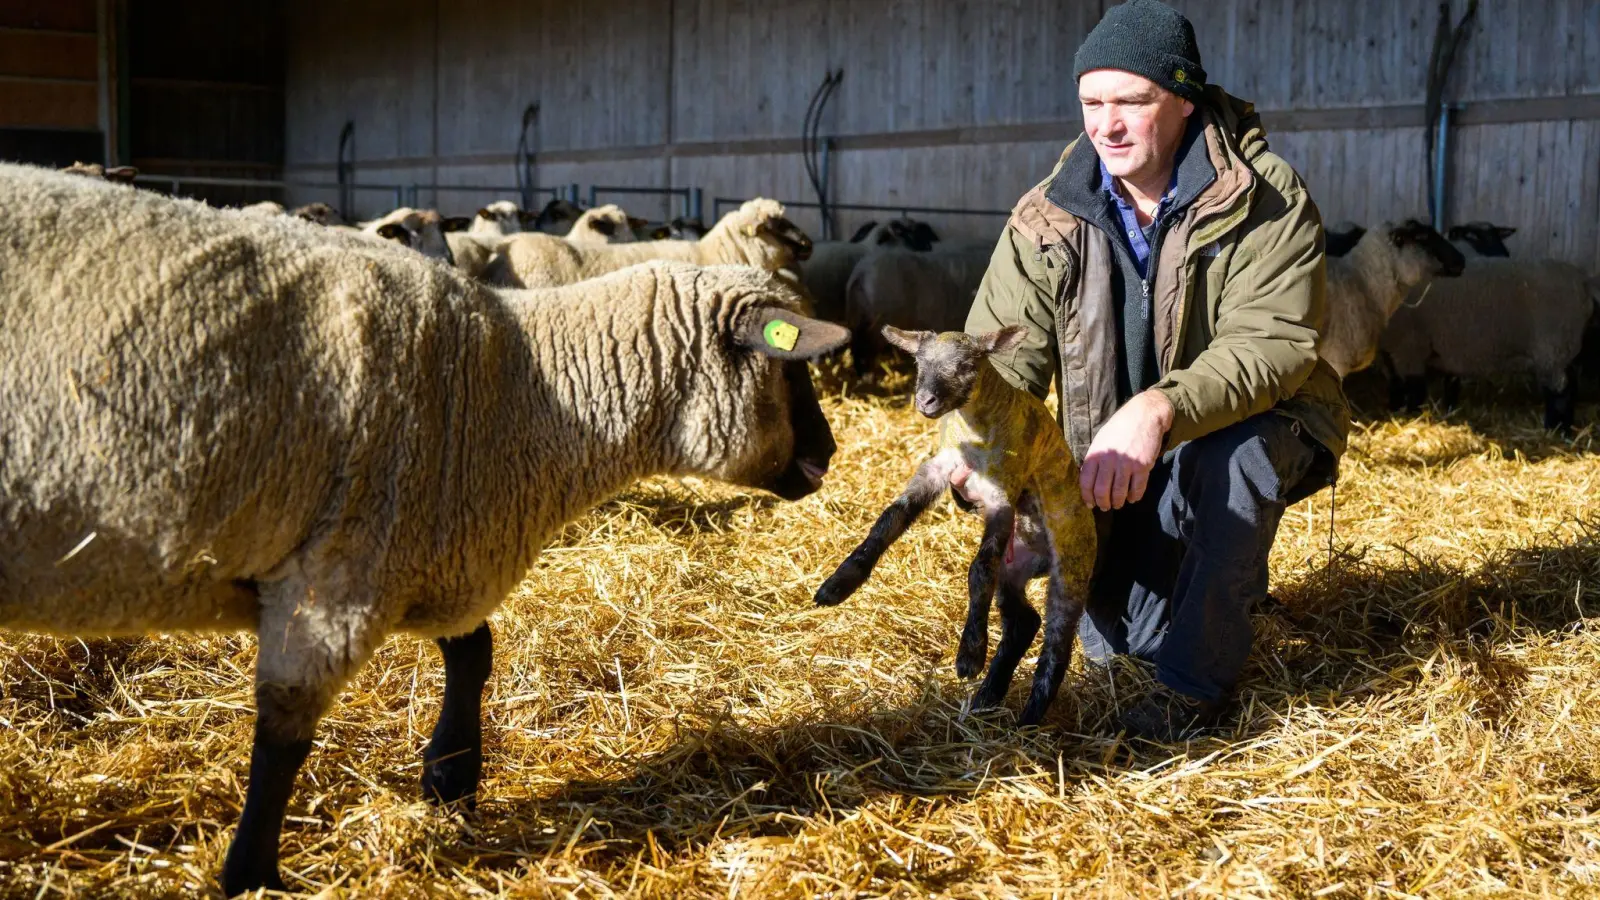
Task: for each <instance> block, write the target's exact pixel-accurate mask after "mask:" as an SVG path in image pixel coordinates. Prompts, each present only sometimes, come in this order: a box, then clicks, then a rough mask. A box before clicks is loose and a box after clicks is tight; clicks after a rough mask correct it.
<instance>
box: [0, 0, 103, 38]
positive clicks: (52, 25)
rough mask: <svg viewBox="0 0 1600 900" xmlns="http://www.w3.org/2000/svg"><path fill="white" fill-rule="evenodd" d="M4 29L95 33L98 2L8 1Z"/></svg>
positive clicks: (0, 19)
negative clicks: (95, 5) (95, 3)
mask: <svg viewBox="0 0 1600 900" xmlns="http://www.w3.org/2000/svg"><path fill="white" fill-rule="evenodd" d="M0 26H4V27H7V28H45V29H51V30H54V31H77V32H87V33H89V34H93V33H94V31H95V11H94V0H6V2H5V3H0Z"/></svg>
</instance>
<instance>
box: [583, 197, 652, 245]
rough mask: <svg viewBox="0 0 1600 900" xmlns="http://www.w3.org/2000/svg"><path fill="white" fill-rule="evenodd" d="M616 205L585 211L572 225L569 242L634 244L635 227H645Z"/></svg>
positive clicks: (639, 220)
mask: <svg viewBox="0 0 1600 900" xmlns="http://www.w3.org/2000/svg"><path fill="white" fill-rule="evenodd" d="M644 224H645V221H644V220H643V219H636V218H634V217H633V216H630V215H628V214H627V213H626V212H624V211H623V209H622V207H620V206H618V205H616V204H615V203H607V204H606V205H604V206H596V207H595V208H594V209H588V210H584V212H583V215H581V216H579V217H578V221H576V222H574V223H572V230H571V231H569V232H567V240H569V241H572V242H573V243H574V244H631V243H634V242H635V240H636V238H635V237H634V233H633V229H634V226H635V225H644Z"/></svg>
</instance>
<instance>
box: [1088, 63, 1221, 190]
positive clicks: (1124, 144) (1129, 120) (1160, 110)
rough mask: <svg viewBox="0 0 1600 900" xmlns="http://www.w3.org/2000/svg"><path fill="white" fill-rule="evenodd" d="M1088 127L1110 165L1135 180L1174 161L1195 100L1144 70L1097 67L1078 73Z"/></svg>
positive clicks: (1158, 172) (1115, 172)
mask: <svg viewBox="0 0 1600 900" xmlns="http://www.w3.org/2000/svg"><path fill="white" fill-rule="evenodd" d="M1078 102H1079V103H1081V104H1082V105H1083V130H1084V133H1086V134H1087V135H1088V136H1089V140H1091V141H1093V142H1094V149H1095V151H1096V152H1097V153H1099V155H1100V160H1101V161H1102V162H1104V163H1105V164H1106V170H1107V171H1108V172H1110V173H1111V174H1112V175H1114V176H1116V177H1117V178H1123V179H1129V180H1132V181H1133V182H1135V183H1138V182H1140V181H1142V180H1148V179H1151V178H1155V177H1157V176H1160V175H1162V174H1163V173H1165V172H1167V171H1169V170H1170V169H1171V167H1172V160H1173V157H1174V156H1176V155H1177V152H1178V144H1179V143H1180V142H1181V141H1182V140H1183V132H1184V128H1185V127H1186V125H1187V119H1188V117H1189V114H1190V113H1192V112H1194V104H1193V103H1190V102H1189V101H1187V100H1185V99H1183V98H1182V97H1179V96H1178V95H1177V94H1174V93H1172V92H1171V91H1169V90H1167V89H1166V88H1163V87H1161V86H1160V85H1158V84H1156V83H1155V82H1153V81H1151V80H1150V79H1148V78H1145V77H1144V76H1142V75H1135V74H1133V73H1132V72H1124V71H1122V70H1120V69H1093V70H1091V71H1088V72H1085V73H1083V77H1082V78H1080V79H1078Z"/></svg>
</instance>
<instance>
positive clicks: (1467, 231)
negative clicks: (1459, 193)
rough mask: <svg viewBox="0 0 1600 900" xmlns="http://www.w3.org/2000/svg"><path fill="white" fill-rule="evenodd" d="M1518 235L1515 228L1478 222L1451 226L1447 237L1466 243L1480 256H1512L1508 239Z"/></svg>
mask: <svg viewBox="0 0 1600 900" xmlns="http://www.w3.org/2000/svg"><path fill="white" fill-rule="evenodd" d="M1516 233H1517V230H1516V229H1515V228H1510V227H1507V226H1503V225H1496V224H1494V223H1493V222H1484V221H1477V222H1468V223H1466V224H1465V225H1452V226H1450V231H1449V233H1448V234H1447V237H1449V238H1450V240H1452V241H1465V242H1466V244H1467V246H1469V247H1471V248H1472V250H1473V252H1475V253H1477V254H1478V255H1479V256H1510V255H1511V251H1510V250H1509V249H1508V248H1507V247H1506V238H1508V237H1511V236H1512V235H1513V234H1516Z"/></svg>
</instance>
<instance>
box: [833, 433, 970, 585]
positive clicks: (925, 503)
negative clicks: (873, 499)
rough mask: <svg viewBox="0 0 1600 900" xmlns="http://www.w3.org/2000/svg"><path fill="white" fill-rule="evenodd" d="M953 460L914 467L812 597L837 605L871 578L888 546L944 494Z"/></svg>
mask: <svg viewBox="0 0 1600 900" xmlns="http://www.w3.org/2000/svg"><path fill="white" fill-rule="evenodd" d="M951 465H952V460H948V459H945V458H943V457H942V456H936V457H934V458H933V459H930V460H928V461H927V462H925V463H923V464H922V465H921V466H918V467H917V472H916V474H915V475H912V476H911V482H910V483H909V484H907V485H906V489H905V490H904V491H901V492H900V496H898V497H896V498H895V499H894V502H893V503H891V504H889V508H888V509H886V510H884V511H883V514H882V515H880V516H878V521H876V522H874V523H873V525H872V530H871V531H869V532H868V533H867V537H866V539H865V540H863V541H862V542H861V544H860V546H858V547H856V549H855V550H854V551H853V552H851V554H850V555H849V556H848V557H845V561H844V562H842V563H840V564H839V568H838V569H837V570H835V571H834V573H833V574H832V575H830V576H828V580H827V581H824V582H823V583H822V587H820V588H817V594H816V597H815V598H814V599H815V600H816V602H817V603H819V604H821V605H823V606H836V605H838V604H840V603H843V602H844V600H845V598H846V597H849V596H850V595H851V594H854V593H855V592H856V589H857V588H860V587H861V586H862V585H863V584H865V583H866V581H867V578H868V577H870V576H871V575H872V567H873V566H876V565H877V564H878V560H879V558H881V557H882V556H883V554H884V552H885V551H887V550H888V549H889V545H891V544H893V543H894V542H895V541H897V540H899V539H900V535H902V534H905V533H906V529H907V528H910V527H911V523H912V522H915V521H916V520H917V517H918V516H920V515H922V514H923V512H925V511H926V510H927V508H928V507H929V506H930V505H931V504H932V503H933V501H934V500H937V499H938V498H939V494H940V493H942V492H943V491H944V488H945V485H946V483H947V482H948V480H949V477H950V468H951Z"/></svg>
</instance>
